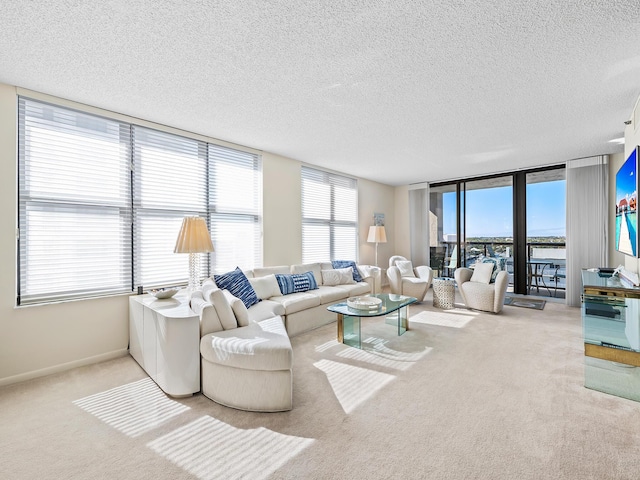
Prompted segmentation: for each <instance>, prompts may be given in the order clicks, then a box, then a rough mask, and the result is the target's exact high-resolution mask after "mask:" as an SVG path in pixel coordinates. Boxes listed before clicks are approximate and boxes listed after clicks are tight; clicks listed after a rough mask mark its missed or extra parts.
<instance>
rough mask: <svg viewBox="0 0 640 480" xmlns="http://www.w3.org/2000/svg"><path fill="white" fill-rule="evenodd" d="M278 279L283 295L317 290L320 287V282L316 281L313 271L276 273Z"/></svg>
mask: <svg viewBox="0 0 640 480" xmlns="http://www.w3.org/2000/svg"><path fill="white" fill-rule="evenodd" d="M276 280H277V281H278V286H279V287H280V292H281V293H282V295H289V294H290V293H296V292H306V291H307V290H315V289H316V288H318V283H317V282H316V277H314V276H313V272H305V273H293V274H291V275H284V274H280V273H276Z"/></svg>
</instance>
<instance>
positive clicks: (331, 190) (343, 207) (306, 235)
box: [301, 167, 358, 263]
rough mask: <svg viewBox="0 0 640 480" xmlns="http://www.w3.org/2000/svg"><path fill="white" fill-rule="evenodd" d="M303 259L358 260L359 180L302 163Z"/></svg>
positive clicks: (307, 261) (308, 260)
mask: <svg viewBox="0 0 640 480" xmlns="http://www.w3.org/2000/svg"><path fill="white" fill-rule="evenodd" d="M301 177H302V261H303V262H304V263H309V262H322V261H324V262H326V261H327V260H354V261H355V260H357V255H358V184H357V181H356V180H355V179H353V178H350V177H345V176H342V175H336V174H333V173H329V172H324V171H321V170H316V169H313V168H309V167H302V175H301Z"/></svg>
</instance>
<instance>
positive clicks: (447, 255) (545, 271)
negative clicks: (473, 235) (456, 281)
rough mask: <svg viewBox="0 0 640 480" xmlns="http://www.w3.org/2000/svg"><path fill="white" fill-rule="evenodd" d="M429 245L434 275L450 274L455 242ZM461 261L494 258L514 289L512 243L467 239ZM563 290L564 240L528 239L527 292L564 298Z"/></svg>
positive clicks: (564, 271) (453, 262) (564, 273)
mask: <svg viewBox="0 0 640 480" xmlns="http://www.w3.org/2000/svg"><path fill="white" fill-rule="evenodd" d="M440 245H441V246H439V247H432V248H431V268H433V269H434V270H435V273H436V275H437V276H444V277H453V272H454V270H455V265H456V256H455V246H456V244H455V242H440ZM463 251H464V261H463V262H461V264H462V265H464V266H466V267H468V268H473V265H474V264H475V263H477V262H482V261H483V260H484V259H485V258H495V259H497V260H499V261H498V264H499V265H500V266H501V267H502V268H503V269H504V270H506V271H507V273H508V274H509V289H508V291H513V275H514V271H513V256H512V252H513V243H506V242H493V241H487V242H479V241H470V242H466V246H465V248H464V249H463ZM565 291H566V245H565V243H564V242H528V243H527V292H528V293H529V294H530V295H538V296H545V297H557V298H564V297H565Z"/></svg>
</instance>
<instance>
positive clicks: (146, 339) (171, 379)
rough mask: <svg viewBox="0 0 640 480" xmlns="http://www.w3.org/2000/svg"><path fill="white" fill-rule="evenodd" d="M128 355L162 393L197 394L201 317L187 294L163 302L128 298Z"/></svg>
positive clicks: (137, 297)
mask: <svg viewBox="0 0 640 480" xmlns="http://www.w3.org/2000/svg"><path fill="white" fill-rule="evenodd" d="M129 353H130V354H131V356H132V357H133V358H134V359H135V360H136V361H137V362H138V363H139V364H140V366H141V367H142V368H143V369H144V370H145V372H147V374H148V375H149V376H150V377H151V378H152V379H153V381H155V382H156V383H157V384H158V386H159V387H160V388H161V389H162V390H163V391H164V392H165V393H167V394H169V395H171V396H173V397H184V396H189V395H192V394H194V393H196V392H199V391H200V318H199V316H198V315H197V314H196V313H194V312H193V311H192V310H191V308H189V302H188V299H187V296H186V291H184V290H183V291H180V292H178V293H177V294H176V295H175V296H174V297H173V298H168V299H165V300H160V299H157V298H155V297H153V296H152V295H133V296H131V297H129Z"/></svg>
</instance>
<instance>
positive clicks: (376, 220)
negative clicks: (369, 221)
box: [373, 213, 384, 227]
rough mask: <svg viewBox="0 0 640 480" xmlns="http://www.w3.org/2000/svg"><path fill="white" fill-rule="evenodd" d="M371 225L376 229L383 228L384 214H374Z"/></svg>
mask: <svg viewBox="0 0 640 480" xmlns="http://www.w3.org/2000/svg"><path fill="white" fill-rule="evenodd" d="M373 224H374V225H375V226H376V227H384V213H374V214H373Z"/></svg>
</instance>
